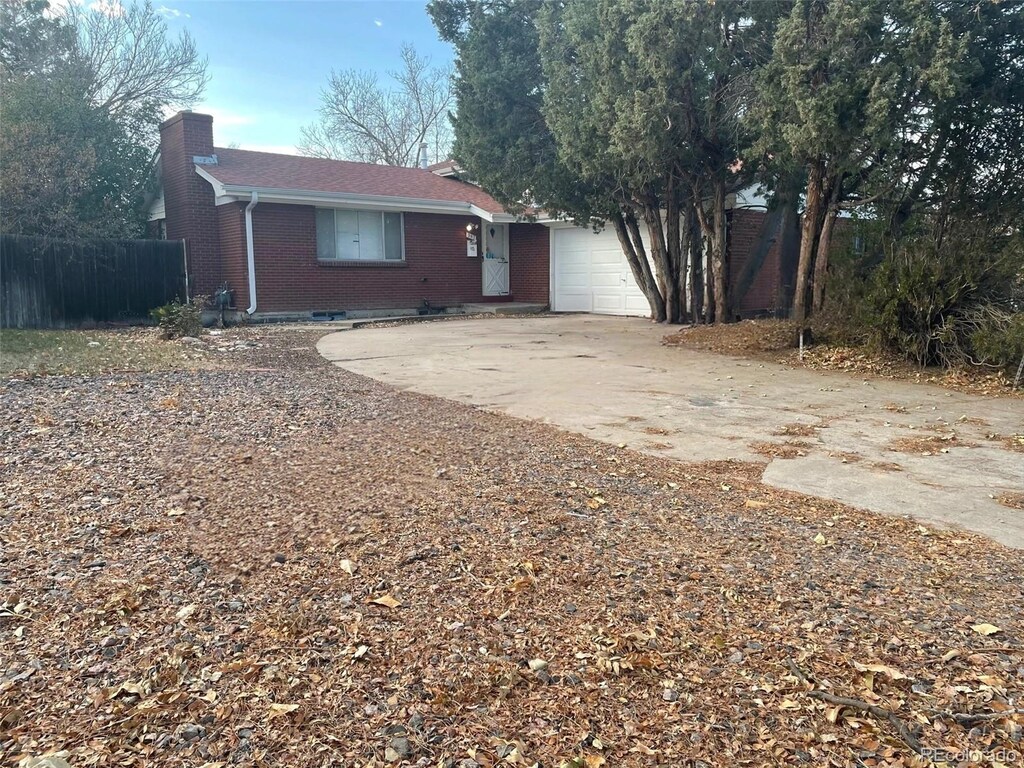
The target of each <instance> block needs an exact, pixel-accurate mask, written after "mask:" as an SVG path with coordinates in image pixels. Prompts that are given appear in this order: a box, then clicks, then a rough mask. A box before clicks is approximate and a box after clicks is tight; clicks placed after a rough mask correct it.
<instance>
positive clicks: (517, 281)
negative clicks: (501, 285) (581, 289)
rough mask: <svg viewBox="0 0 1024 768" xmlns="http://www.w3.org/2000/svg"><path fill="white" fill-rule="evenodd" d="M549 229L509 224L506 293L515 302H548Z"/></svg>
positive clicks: (541, 226) (540, 226)
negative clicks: (507, 292)
mask: <svg viewBox="0 0 1024 768" xmlns="http://www.w3.org/2000/svg"><path fill="white" fill-rule="evenodd" d="M550 245H551V230H549V229H548V228H547V227H545V226H544V225H543V224H509V232H508V250H509V254H510V255H509V260H508V261H509V265H508V266H509V292H510V293H511V294H512V299H513V300H514V301H528V302H533V303H536V304H547V303H548V302H549V297H548V289H549V287H550V284H551V283H550V278H549V269H550V255H549V253H548V250H549V247H550Z"/></svg>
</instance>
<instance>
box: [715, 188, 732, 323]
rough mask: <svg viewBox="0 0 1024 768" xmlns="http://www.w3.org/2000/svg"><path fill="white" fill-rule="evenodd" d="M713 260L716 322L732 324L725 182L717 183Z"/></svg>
mask: <svg viewBox="0 0 1024 768" xmlns="http://www.w3.org/2000/svg"><path fill="white" fill-rule="evenodd" d="M713 206H714V211H713V213H712V218H713V221H714V224H713V230H712V238H713V239H712V241H711V258H712V260H713V261H714V262H715V322H716V323H729V322H732V313H731V312H730V311H729V260H728V255H727V253H726V248H727V247H728V243H727V242H726V237H727V232H728V227H727V223H726V214H725V182H724V181H717V182H715V196H714V202H713Z"/></svg>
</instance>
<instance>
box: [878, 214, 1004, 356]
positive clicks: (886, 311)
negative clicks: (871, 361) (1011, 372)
mask: <svg viewBox="0 0 1024 768" xmlns="http://www.w3.org/2000/svg"><path fill="white" fill-rule="evenodd" d="M1022 275H1024V250H1022V247H1021V241H1020V236H1019V235H1013V236H1010V235H1007V234H1005V233H1002V232H996V231H993V229H992V228H991V227H987V226H986V225H985V223H984V222H981V221H974V220H966V221H965V220H960V221H957V222H955V226H944V227H942V228H941V229H940V228H939V225H938V224H934V223H929V222H923V223H920V222H919V223H918V226H917V229H916V230H915V231H913V232H912V233H911V234H909V235H908V236H906V237H904V238H903V239H901V240H900V241H899V242H896V243H894V244H892V245H891V246H890V248H889V253H888V255H887V257H886V258H885V260H884V261H883V262H882V264H881V265H880V266H879V268H878V269H877V270H876V271H875V273H874V275H873V278H872V280H871V281H870V285H869V288H868V291H867V294H866V303H867V309H868V313H869V314H868V319H867V323H868V327H869V329H870V333H871V337H872V339H873V340H874V341H875V342H876V343H877V345H878V346H880V347H881V348H883V349H885V350H887V351H891V352H895V353H898V354H900V355H903V356H906V357H907V358H909V359H911V360H913V361H914V362H916V363H918V364H919V365H921V366H925V365H941V366H944V367H947V368H952V367H959V366H964V365H985V366H990V367H1002V368H1008V367H1010V366H1012V365H1014V364H1015V363H1016V362H1017V361H1019V359H1020V354H1021V352H1022V351H1024V350H1021V347H1020V341H1021V334H1022V330H1021V328H1022V322H1024V321H1022V320H1021V315H1020V309H1021V306H1020V285H1021V279H1022ZM1015 356H1016V360H1015V359H1014V357H1015Z"/></svg>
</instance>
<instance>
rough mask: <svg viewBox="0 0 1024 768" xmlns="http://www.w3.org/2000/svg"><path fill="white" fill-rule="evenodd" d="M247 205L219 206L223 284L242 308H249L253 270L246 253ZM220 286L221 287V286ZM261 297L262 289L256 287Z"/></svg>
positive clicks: (218, 220)
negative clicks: (249, 265) (250, 267)
mask: <svg viewBox="0 0 1024 768" xmlns="http://www.w3.org/2000/svg"><path fill="white" fill-rule="evenodd" d="M245 206H246V203H228V204H227V205H221V206H218V207H217V225H218V231H219V234H220V262H221V282H226V283H227V284H228V287H229V288H230V289H231V291H232V299H233V301H234V305H235V307H236V308H238V309H247V308H248V306H249V269H248V263H247V260H246V250H245ZM217 287H218V288H219V287H220V284H219V283H218V285H217ZM256 292H257V295H258V294H259V286H258V285H257V286H256Z"/></svg>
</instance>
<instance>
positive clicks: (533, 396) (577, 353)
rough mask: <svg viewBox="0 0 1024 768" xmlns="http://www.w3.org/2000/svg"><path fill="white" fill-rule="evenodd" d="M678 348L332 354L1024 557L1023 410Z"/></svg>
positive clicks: (522, 327)
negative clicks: (721, 463) (1012, 441)
mask: <svg viewBox="0 0 1024 768" xmlns="http://www.w3.org/2000/svg"><path fill="white" fill-rule="evenodd" d="M664 334H665V329H664V328H663V327H659V326H656V325H653V324H651V323H650V322H648V321H646V320H642V319H634V318H620V317H602V316H597V315H561V316H547V317H536V318H514V319H513V318H494V319H479V320H453V321H449V322H430V323H413V324H404V325H400V326H397V327H391V328H363V329H359V330H354V331H345V332H341V333H334V334H330V335H328V336H325V337H324V338H323V339H322V340H321V341H320V343H319V345H318V348H319V350H320V352H321V354H322V355H323V356H324V357H326V358H327V359H328V360H330V361H331V362H333V363H335V364H337V365H339V366H341V367H343V368H346V369H348V370H350V371H354V372H356V373H360V374H363V375H366V376H370V377H373V378H375V379H380V380H381V381H384V382H387V383H388V384H391V385H393V386H395V387H398V388H400V389H410V390H414V391H416V392H423V393H427V394H432V395H439V396H441V397H446V398H451V399H453V400H459V401H461V402H465V403H471V404H473V405H476V406H479V407H482V408H487V409H490V410H494V411H500V412H503V413H507V414H510V415H512V416H517V417H520V418H526V419H537V420H540V421H543V422H546V423H550V424H555V425H558V426H560V427H563V428H565V429H569V430H573V431H575V432H579V433H581V434H584V435H587V436H589V437H592V438H595V439H597V440H602V441H605V442H608V443H613V444H621V443H625V444H626V445H628V446H629V447H630V448H634V449H637V450H641V451H645V452H648V453H652V454H656V455H660V456H667V457H671V458H674V459H678V460H681V461H705V460H710V459H726V458H733V459H742V460H748V461H756V462H761V463H764V464H765V470H764V481H765V482H766V483H769V484H771V485H774V486H777V487H779V488H786V489H790V490H794V491H801V492H804V493H809V494H813V495H816V496H824V497H828V498H832V499H836V500H838V501H843V502H846V503H848V504H851V505H853V506H857V507H861V508H864V509H870V510H874V511H877V512H883V513H889V514H898V515H905V514H910V515H913V516H915V517H918V518H920V519H921V520H923V521H928V522H933V523H939V524H944V525H953V526H963V527H966V528H970V529H972V530H975V531H978V532H980V533H983V534H986V535H988V536H991V537H992V538H994V539H996V540H998V541H1000V542H1003V543H1005V544H1008V545H1011V546H1015V547H1024V511H1020V510H1014V509H1011V508H1008V507H1007V506H1004V505H1002V504H1000V503H999V502H998V501H996V499H997V498H998V497H999V496H1000V495H1002V494H1008V493H1022V492H1024V453H1021V452H1015V451H1011V450H1009V449H1008V448H1007V447H1006V446H1007V438H1009V437H1010V436H1012V435H1014V434H1021V433H1024V402H1022V401H1020V400H1009V399H1000V398H983V397H977V396H971V395H965V394H960V393H955V392H950V391H947V390H944V389H941V388H939V387H932V386H928V385H920V384H910V383H902V382H893V381H886V380H881V379H872V380H863V379H861V378H858V377H855V376H850V375H847V374H839V373H823V372H817V371H810V370H804V369H791V368H787V367H784V366H781V365H773V364H769V363H759V362H755V361H751V360H746V359H740V358H732V357H724V356H720V355H714V354H709V353H703V352H694V351H690V350H683V349H678V348H668V347H663V346H662V345H661V339H662V337H663V336H664ZM950 435H955V437H952V438H951V437H950ZM922 438H924V439H925V442H923V443H919V444H916V445H915V444H914V443H915V442H916V441H918V440H920V439H922ZM928 438H931V440H928ZM901 441H902V442H901ZM908 441H910V442H908ZM765 444H767V445H765ZM766 450H767V451H769V452H772V451H784V452H787V453H788V454H796V455H795V457H793V458H768V457H766V456H765V455H763V452H764V451H766Z"/></svg>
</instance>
